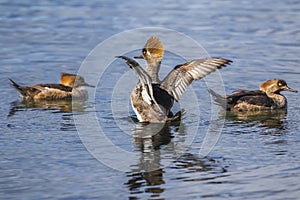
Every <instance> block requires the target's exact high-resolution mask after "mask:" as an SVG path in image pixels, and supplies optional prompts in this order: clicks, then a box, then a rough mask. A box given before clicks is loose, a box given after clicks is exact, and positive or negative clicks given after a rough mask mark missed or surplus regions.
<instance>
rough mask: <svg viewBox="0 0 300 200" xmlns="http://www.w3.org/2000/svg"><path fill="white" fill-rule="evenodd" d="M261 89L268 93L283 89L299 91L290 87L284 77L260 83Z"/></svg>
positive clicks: (278, 91)
mask: <svg viewBox="0 0 300 200" xmlns="http://www.w3.org/2000/svg"><path fill="white" fill-rule="evenodd" d="M260 90H261V91H264V92H266V93H280V92H281V91H289V92H298V91H297V90H294V89H292V88H290V87H288V85H287V83H286V82H285V80H282V79H272V80H267V81H265V82H263V83H262V84H261V85H260Z"/></svg>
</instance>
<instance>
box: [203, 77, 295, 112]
mask: <svg viewBox="0 0 300 200" xmlns="http://www.w3.org/2000/svg"><path fill="white" fill-rule="evenodd" d="M281 91H289V92H298V91H297V90H294V89H291V88H289V87H288V86H287V84H286V82H285V81H284V80H282V79H272V80H268V81H266V82H263V83H262V84H261V85H260V90H244V89H240V90H236V91H233V92H232V94H230V95H226V96H222V95H220V94H218V93H216V92H215V91H213V90H211V89H209V90H208V92H209V93H210V94H211V95H212V96H213V99H214V101H215V102H216V103H217V104H219V105H220V106H222V107H223V108H224V109H225V110H227V111H239V112H243V111H256V110H274V109H287V100H286V97H285V96H283V95H282V94H280V92H281Z"/></svg>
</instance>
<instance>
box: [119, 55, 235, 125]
mask: <svg viewBox="0 0 300 200" xmlns="http://www.w3.org/2000/svg"><path fill="white" fill-rule="evenodd" d="M118 57H119V58H122V59H124V60H125V61H126V63H127V64H128V65H129V66H130V67H131V68H132V69H134V70H135V71H136V72H137V74H138V77H139V83H138V84H137V85H136V87H135V89H134V90H133V92H132V94H131V103H132V107H133V109H134V111H135V113H136V114H137V117H138V119H139V121H140V122H165V121H172V120H176V119H178V118H180V117H181V114H182V113H181V112H180V111H179V112H178V113H177V114H176V115H173V114H172V112H171V108H172V107H173V103H174V100H176V101H179V99H180V97H181V96H182V94H183V92H184V91H185V90H186V88H187V87H188V86H189V85H190V84H191V83H192V82H193V81H194V80H199V79H201V78H203V77H205V76H206V75H208V74H210V73H211V72H213V71H215V70H216V69H220V68H222V67H224V66H226V65H228V64H230V63H231V61H230V60H227V59H223V58H205V59H197V60H193V61H190V62H187V63H185V64H182V65H177V66H176V67H175V68H174V69H173V70H172V71H171V72H170V73H169V74H168V75H167V76H166V77H165V78H164V79H163V81H161V82H160V83H154V84H153V83H152V79H151V77H150V76H149V75H148V73H147V72H146V71H145V70H144V69H143V68H142V67H141V66H140V65H139V64H138V63H137V62H136V61H135V60H133V59H131V58H128V57H126V56H118Z"/></svg>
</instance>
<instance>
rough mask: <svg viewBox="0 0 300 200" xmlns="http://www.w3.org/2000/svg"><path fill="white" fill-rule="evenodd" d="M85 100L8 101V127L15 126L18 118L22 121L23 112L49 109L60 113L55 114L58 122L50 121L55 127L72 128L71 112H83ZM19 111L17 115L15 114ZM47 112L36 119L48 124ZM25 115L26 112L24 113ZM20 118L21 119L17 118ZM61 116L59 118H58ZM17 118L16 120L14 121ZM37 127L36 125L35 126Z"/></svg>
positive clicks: (61, 128) (66, 129)
mask: <svg viewBox="0 0 300 200" xmlns="http://www.w3.org/2000/svg"><path fill="white" fill-rule="evenodd" d="M85 105H86V101H73V102H72V101H70V100H69V101H65V100H57V101H54V100H51V101H49V100H48V101H46V100H43V101H35V102H33V101H14V102H11V103H10V110H9V113H8V115H7V119H8V120H9V121H8V123H7V126H8V127H11V128H13V127H16V126H17V124H19V123H20V120H22V121H23V116H22V115H21V116H20V114H23V115H25V112H26V111H28V110H30V111H34V110H38V111H42V112H43V111H50V112H51V113H53V114H57V113H62V114H61V115H57V117H58V122H59V123H50V124H51V125H53V126H55V128H60V130H62V131H68V130H74V129H75V124H74V121H73V113H72V112H74V111H75V112H83V111H84V109H85ZM17 113H19V115H17ZM48 115H49V112H45V118H44V119H38V122H40V123H43V124H47V126H48V125H49V120H48V117H49V116H48ZM26 117H30V116H28V113H26ZM19 118H21V119H19ZM60 118H61V119H60ZM16 120H17V121H16ZM31 122H32V120H28V121H27V120H26V121H24V123H31ZM57 126H59V127H57ZM37 128H38V127H37Z"/></svg>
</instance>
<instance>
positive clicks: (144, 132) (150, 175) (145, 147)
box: [125, 122, 184, 197]
mask: <svg viewBox="0 0 300 200" xmlns="http://www.w3.org/2000/svg"><path fill="white" fill-rule="evenodd" d="M182 128H184V126H183V125H180V122H178V123H176V122H173V123H165V124H163V123H136V127H135V128H134V130H133V144H134V147H135V151H139V152H141V155H140V160H139V163H138V164H136V165H132V166H131V172H128V175H127V176H128V177H130V179H129V181H128V182H127V183H125V184H126V185H128V188H129V190H130V193H131V194H132V195H134V194H137V193H140V189H142V188H143V187H146V188H145V190H144V192H146V193H149V194H150V195H151V197H159V196H160V194H161V193H162V192H163V191H164V189H163V188H162V187H161V185H163V184H164V183H165V181H164V179H163V174H164V170H163V169H162V168H163V164H162V163H161V155H162V152H161V148H162V147H163V146H168V147H169V146H170V152H169V153H170V155H171V154H172V153H174V152H173V151H174V149H173V148H172V147H173V144H172V138H173V135H172V130H173V129H174V130H175V131H178V130H181V131H182Z"/></svg>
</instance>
